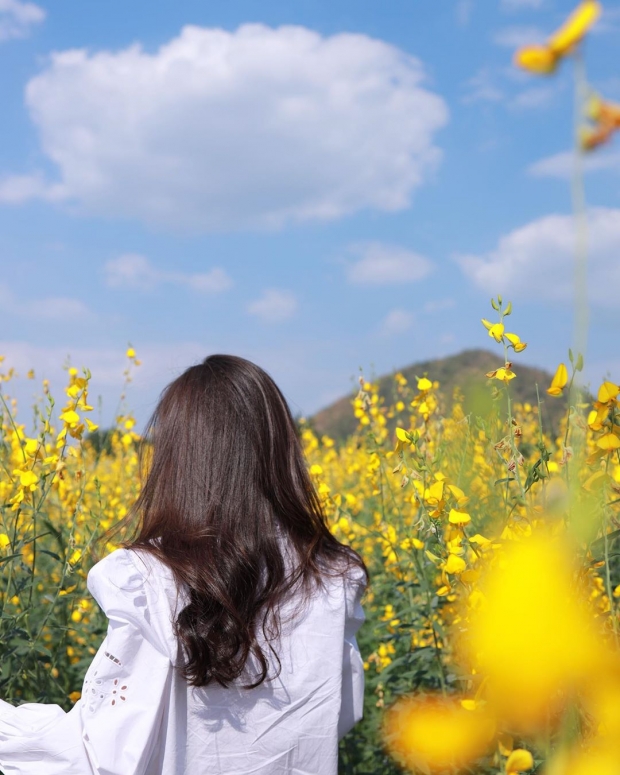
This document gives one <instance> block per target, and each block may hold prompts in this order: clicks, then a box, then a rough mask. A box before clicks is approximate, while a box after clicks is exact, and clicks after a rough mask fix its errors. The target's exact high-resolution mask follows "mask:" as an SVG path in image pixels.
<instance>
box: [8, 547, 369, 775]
mask: <svg viewBox="0 0 620 775" xmlns="http://www.w3.org/2000/svg"><path fill="white" fill-rule="evenodd" d="M328 585H329V586H328V589H327V591H323V592H321V593H317V594H316V595H315V596H314V597H313V598H312V599H311V601H310V603H309V605H308V607H307V609H306V610H305V612H304V614H303V616H302V618H299V619H298V620H296V621H295V622H294V623H293V625H292V627H291V628H289V629H288V630H287V628H286V626H285V627H284V630H283V635H282V639H281V644H280V646H279V648H278V655H279V657H280V659H281V662H282V670H281V673H280V676H279V678H275V679H273V680H271V681H266V682H265V683H263V684H261V685H260V686H259V687H258V688H255V689H251V690H244V689H243V688H240V687H239V688H237V687H229V688H223V687H221V686H219V685H215V686H212V685H209V686H207V687H202V688H199V689H196V688H192V687H189V686H188V685H187V683H186V682H185V681H184V680H183V679H182V678H181V677H180V675H179V674H178V672H177V671H176V670H175V669H174V667H173V666H174V664H175V663H176V662H177V660H178V659H179V657H180V655H181V652H180V647H179V645H178V642H177V641H176V639H175V636H174V633H173V630H172V621H173V619H174V617H176V613H177V612H178V611H179V610H181V608H182V607H183V606H184V605H185V602H186V597H185V593H181V594H178V593H177V589H176V586H175V583H174V579H173V577H172V573H171V572H170V570H169V569H168V568H167V567H166V566H164V565H163V563H161V562H159V561H158V560H157V559H155V558H153V557H152V556H151V555H148V554H147V553H145V552H138V551H135V550H129V549H117V550H116V551H114V552H112V553H111V554H109V555H108V556H107V557H105V558H104V559H103V560H101V561H100V562H99V563H97V564H96V565H95V566H94V567H93V568H92V570H91V571H90V573H89V574H88V589H89V590H90V592H91V594H92V595H93V597H94V598H95V599H96V600H97V602H98V603H99V605H100V606H101V608H102V609H103V611H104V612H105V614H106V615H107V617H108V619H109V626H108V632H107V635H106V637H105V639H104V641H103V643H102V644H101V647H100V648H99V650H98V652H97V654H96V655H95V657H94V659H93V661H92V663H91V665H90V667H89V668H88V671H87V673H86V676H85V679H84V686H83V690H82V698H81V699H80V700H79V701H78V702H77V703H76V704H75V705H74V707H73V708H72V709H71V710H70V711H69V712H68V713H65V712H64V711H63V710H62V708H60V707H59V706H58V705H52V704H37V703H26V704H24V705H20V706H18V707H13V706H12V705H9V704H8V703H6V702H4V701H2V700H0V768H1V769H2V771H3V772H4V773H5V775H14V773H19V775H60V774H61V773H62V775H219V774H220V773H221V775H336V772H337V761H338V751H337V748H338V740H339V738H340V737H342V736H343V735H344V734H345V733H346V732H348V731H349V729H351V727H352V726H353V725H354V724H355V723H356V722H357V721H358V720H359V719H360V718H361V716H362V701H363V692H364V670H363V664H362V660H361V657H360V654H359V650H358V647H357V643H356V639H355V633H356V632H357V630H358V628H359V626H360V625H361V623H362V622H363V620H364V613H363V610H362V607H361V604H360V598H361V595H362V592H363V586H362V580H361V577H360V576H359V575H358V576H356V578H355V579H353V580H352V581H348V580H344V579H342V578H338V579H333V580H329V581H328ZM286 610H287V609H286V607H285V608H284V609H283V613H284V614H286Z"/></svg>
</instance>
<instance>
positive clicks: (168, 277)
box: [104, 253, 233, 293]
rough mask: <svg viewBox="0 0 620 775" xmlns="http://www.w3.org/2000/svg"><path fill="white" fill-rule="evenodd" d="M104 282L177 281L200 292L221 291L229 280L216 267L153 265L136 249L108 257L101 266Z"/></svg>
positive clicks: (144, 286) (142, 285)
mask: <svg viewBox="0 0 620 775" xmlns="http://www.w3.org/2000/svg"><path fill="white" fill-rule="evenodd" d="M104 274H105V279H106V283H107V284H108V285H109V286H110V287H116V288H118V287H125V288H138V289H139V290H143V291H147V290H152V289H153V288H155V287H156V286H157V285H162V284H171V285H181V286H186V287H188V288H192V289H193V290H196V291H199V292H201V293H222V292H223V291H226V290H228V289H229V288H230V287H232V284H233V282H232V280H231V278H230V277H229V276H228V275H227V274H226V272H225V271H224V270H223V269H221V268H220V267H213V269H211V270H210V271H208V272H202V273H200V272H198V273H188V272H170V271H166V270H163V269H157V268H156V267H154V266H153V265H152V264H151V262H150V261H149V260H148V258H146V256H142V255H140V254H138V253H124V254H123V255H121V256H118V257H117V258H112V259H110V260H109V261H107V262H106V264H105V266H104Z"/></svg>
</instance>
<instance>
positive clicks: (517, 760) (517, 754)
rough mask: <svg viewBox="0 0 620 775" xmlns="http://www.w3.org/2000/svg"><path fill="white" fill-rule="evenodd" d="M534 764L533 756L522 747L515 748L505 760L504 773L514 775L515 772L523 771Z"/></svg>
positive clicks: (529, 768)
mask: <svg viewBox="0 0 620 775" xmlns="http://www.w3.org/2000/svg"><path fill="white" fill-rule="evenodd" d="M533 766H534V757H533V756H532V754H531V753H530V752H529V751H526V750H525V749H524V748H515V750H514V751H512V753H511V754H510V756H509V757H508V761H507V762H506V775H514V773H515V772H525V770H531V769H532V768H533Z"/></svg>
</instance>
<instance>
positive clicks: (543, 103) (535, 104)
mask: <svg viewBox="0 0 620 775" xmlns="http://www.w3.org/2000/svg"><path fill="white" fill-rule="evenodd" d="M555 95H556V89H555V88H554V87H553V86H533V87H532V88H531V89H525V90H524V91H522V92H520V93H519V94H517V95H516V96H515V97H513V98H512V99H511V100H510V102H509V103H508V105H509V107H510V108H512V109H513V110H535V109H537V108H546V107H548V106H549V105H551V103H552V102H553V99H554V97H555Z"/></svg>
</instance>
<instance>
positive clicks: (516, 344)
mask: <svg viewBox="0 0 620 775" xmlns="http://www.w3.org/2000/svg"><path fill="white" fill-rule="evenodd" d="M504 336H505V337H506V339H508V341H509V342H510V344H511V345H512V348H513V349H514V351H515V352H516V353H520V352H523V350H525V348H526V347H527V343H526V342H522V341H521V339H520V338H519V337H518V336H517V334H509V333H508V332H506V333H505V334H504Z"/></svg>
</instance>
